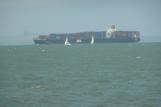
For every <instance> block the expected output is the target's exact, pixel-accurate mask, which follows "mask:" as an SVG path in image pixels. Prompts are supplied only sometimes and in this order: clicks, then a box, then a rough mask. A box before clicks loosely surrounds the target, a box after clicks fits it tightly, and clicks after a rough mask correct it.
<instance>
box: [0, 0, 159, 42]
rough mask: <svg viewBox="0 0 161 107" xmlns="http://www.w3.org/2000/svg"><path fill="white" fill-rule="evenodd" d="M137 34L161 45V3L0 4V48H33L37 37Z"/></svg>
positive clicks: (27, 0)
mask: <svg viewBox="0 0 161 107" xmlns="http://www.w3.org/2000/svg"><path fill="white" fill-rule="evenodd" d="M111 24H116V26H117V29H118V30H138V31H140V32H141V39H142V41H161V0H0V45H4V44H32V43H33V42H32V38H33V36H34V35H37V34H49V33H64V32H80V31H102V30H106V28H107V27H108V26H110V25H111Z"/></svg>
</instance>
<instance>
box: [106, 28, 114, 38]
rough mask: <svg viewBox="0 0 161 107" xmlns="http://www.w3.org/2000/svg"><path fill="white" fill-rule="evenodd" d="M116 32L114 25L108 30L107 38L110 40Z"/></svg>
mask: <svg viewBox="0 0 161 107" xmlns="http://www.w3.org/2000/svg"><path fill="white" fill-rule="evenodd" d="M115 31H116V27H115V25H112V26H111V27H110V28H107V30H106V38H110V37H111V34H112V32H115Z"/></svg>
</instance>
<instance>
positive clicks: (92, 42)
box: [91, 36, 94, 45]
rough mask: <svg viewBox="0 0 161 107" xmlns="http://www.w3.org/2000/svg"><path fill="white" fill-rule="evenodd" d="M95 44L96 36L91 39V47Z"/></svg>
mask: <svg viewBox="0 0 161 107" xmlns="http://www.w3.org/2000/svg"><path fill="white" fill-rule="evenodd" d="M93 44H94V36H92V39H91V45H93Z"/></svg>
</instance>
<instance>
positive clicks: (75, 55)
mask: <svg viewBox="0 0 161 107" xmlns="http://www.w3.org/2000/svg"><path fill="white" fill-rule="evenodd" d="M0 107H161V43H122V44H120V43H112V44H94V45H89V44H83V45H72V46H70V47H67V46H63V45H40V46H35V45H31V46H0Z"/></svg>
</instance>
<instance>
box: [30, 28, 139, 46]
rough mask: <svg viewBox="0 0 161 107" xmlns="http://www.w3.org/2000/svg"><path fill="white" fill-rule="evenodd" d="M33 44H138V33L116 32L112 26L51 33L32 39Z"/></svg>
mask: <svg viewBox="0 0 161 107" xmlns="http://www.w3.org/2000/svg"><path fill="white" fill-rule="evenodd" d="M33 41H34V43H35V44H58V43H62V44H64V45H71V44H82V43H89V44H93V43H111V42H123V43H124V42H139V41H140V32H139V31H117V30H116V27H115V25H112V26H111V27H110V28H108V29H107V30H106V31H96V32H94V31H90V32H77V33H60V34H56V33H52V34H49V35H38V36H37V37H35V38H33Z"/></svg>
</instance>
